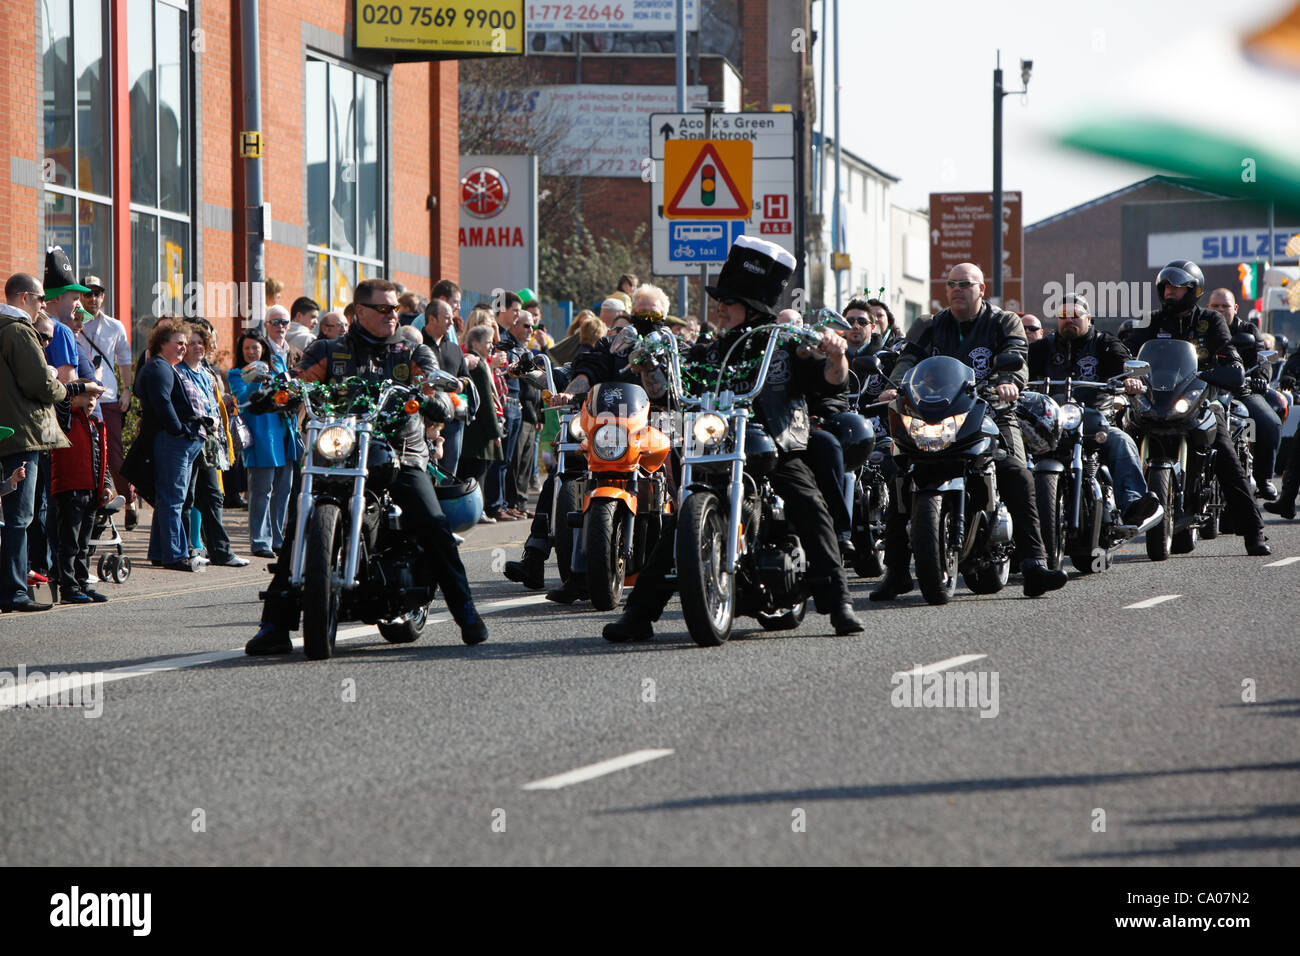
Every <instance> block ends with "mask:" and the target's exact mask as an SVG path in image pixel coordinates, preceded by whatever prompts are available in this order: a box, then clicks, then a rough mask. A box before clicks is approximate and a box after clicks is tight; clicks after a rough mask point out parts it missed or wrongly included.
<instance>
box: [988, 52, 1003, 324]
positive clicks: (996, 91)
mask: <svg viewBox="0 0 1300 956" xmlns="http://www.w3.org/2000/svg"><path fill="white" fill-rule="evenodd" d="M992 278H993V286H992V289H991V290H990V291H991V293H992V294H991V295H990V296H989V298H990V299H992V300H993V303H994V305H997V306H998V307H1001V305H1002V51H1001V50H999V51H998V59H997V68H996V69H994V71H993V277H992Z"/></svg>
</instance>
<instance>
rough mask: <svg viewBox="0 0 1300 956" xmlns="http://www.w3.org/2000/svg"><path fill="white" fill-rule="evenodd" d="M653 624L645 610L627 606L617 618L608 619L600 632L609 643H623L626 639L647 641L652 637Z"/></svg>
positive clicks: (653, 631)
mask: <svg viewBox="0 0 1300 956" xmlns="http://www.w3.org/2000/svg"><path fill="white" fill-rule="evenodd" d="M654 633H655V629H654V625H653V624H652V623H651V622H650V616H649V615H648V614H646V612H645V611H638V610H637V609H636V608H634V607H631V606H629V607H628V608H627V609H626V610H625V611H624V612H623V613H622V614H621V615H619V617H618V619H617V620H614V621H610V622H609V623H608V624H606V625H605V629H604V630H603V631H602V632H601V634H602V635H603V636H604V638H605V640H607V641H609V642H610V643H611V644H623V643H625V642H627V641H648V640H650V638H652V637H654Z"/></svg>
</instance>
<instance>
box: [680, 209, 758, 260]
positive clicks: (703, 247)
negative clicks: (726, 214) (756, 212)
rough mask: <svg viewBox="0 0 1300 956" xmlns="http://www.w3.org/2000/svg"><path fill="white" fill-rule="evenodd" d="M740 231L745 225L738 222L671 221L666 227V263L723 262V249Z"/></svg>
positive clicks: (737, 220) (734, 239) (742, 222)
mask: <svg viewBox="0 0 1300 956" xmlns="http://www.w3.org/2000/svg"><path fill="white" fill-rule="evenodd" d="M744 231H745V223H744V220H741V219H718V220H714V221H712V222H692V221H689V220H681V219H674V220H672V221H671V222H669V224H668V261H669V262H704V263H712V262H726V261H727V250H729V249H730V248H731V244H732V243H733V242H735V241H736V237H737V236H739V235H741V233H743V232H744Z"/></svg>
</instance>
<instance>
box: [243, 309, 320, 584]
mask: <svg viewBox="0 0 1300 956" xmlns="http://www.w3.org/2000/svg"><path fill="white" fill-rule="evenodd" d="M251 362H265V363H266V364H267V366H268V367H270V369H271V371H272V372H277V373H280V374H286V373H287V371H288V369H287V368H286V366H285V364H284V359H283V358H281V357H280V356H279V355H276V354H275V352H274V350H273V349H272V348H271V346H270V343H268V342H267V341H266V339H264V338H263V337H262V336H261V334H260V333H257V332H245V333H244V334H243V335H241V336H240V337H239V342H238V343H237V344H236V346H235V364H234V367H233V368H231V369H230V371H228V372H227V373H226V379H227V381H228V382H229V383H230V391H231V392H232V393H233V394H234V396H235V398H236V399H237V400H238V401H239V403H240V405H243V404H244V402H245V401H246V400H247V399H248V397H249V396H250V395H252V394H253V392H255V391H257V389H258V388H259V387H260V386H259V384H258V383H256V382H245V381H244V379H243V377H242V375H241V372H242V371H243V368H244V366H245V365H248V364H249V363H251ZM239 417H240V418H241V419H243V421H244V424H245V425H246V426H247V427H248V432H249V434H250V435H251V436H252V442H251V443H250V444H249V445H247V446H246V447H245V448H244V470H245V471H246V472H247V474H248V537H249V541H250V545H251V548H252V552H253V554H255V555H256V556H257V557H259V558H274V557H275V552H276V551H278V550H279V549H280V545H281V544H282V543H283V538H284V521H285V517H286V515H287V514H288V512H289V491H290V489H291V488H292V487H293V469H294V465H295V464H296V463H297V461H298V459H299V458H300V457H301V455H302V439H301V438H300V437H299V435H298V429H297V427H296V425H295V423H294V421H293V420H292V419H290V418H287V417H286V416H284V415H283V414H281V413H280V412H265V413H263V414H261V415H250V414H249V413H248V412H240V413H239Z"/></svg>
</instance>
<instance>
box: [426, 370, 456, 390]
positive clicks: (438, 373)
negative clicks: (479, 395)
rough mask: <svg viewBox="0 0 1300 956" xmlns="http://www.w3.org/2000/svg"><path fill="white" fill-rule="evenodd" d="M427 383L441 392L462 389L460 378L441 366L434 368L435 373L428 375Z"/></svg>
mask: <svg viewBox="0 0 1300 956" xmlns="http://www.w3.org/2000/svg"><path fill="white" fill-rule="evenodd" d="M426 384H427V385H431V386H432V387H433V388H435V389H437V390H438V391H440V392H459V391H460V379H458V378H457V377H456V376H455V375H452V374H451V373H450V372H444V371H443V370H442V369H440V368H438V369H434V370H433V374H432V375H429V376H428V378H427V381H426Z"/></svg>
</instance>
